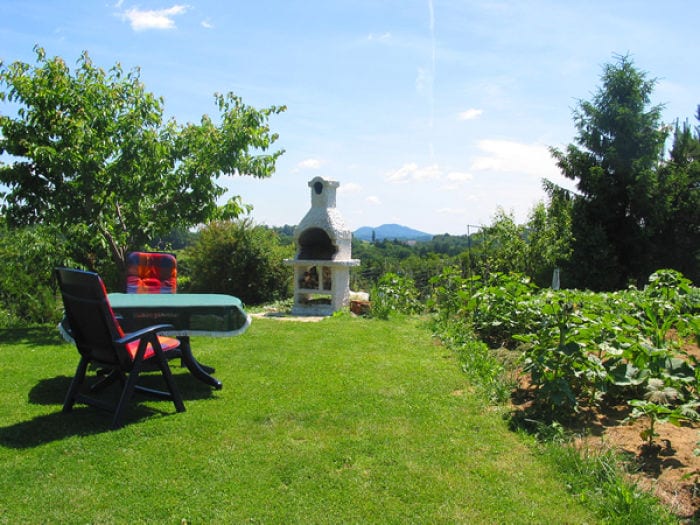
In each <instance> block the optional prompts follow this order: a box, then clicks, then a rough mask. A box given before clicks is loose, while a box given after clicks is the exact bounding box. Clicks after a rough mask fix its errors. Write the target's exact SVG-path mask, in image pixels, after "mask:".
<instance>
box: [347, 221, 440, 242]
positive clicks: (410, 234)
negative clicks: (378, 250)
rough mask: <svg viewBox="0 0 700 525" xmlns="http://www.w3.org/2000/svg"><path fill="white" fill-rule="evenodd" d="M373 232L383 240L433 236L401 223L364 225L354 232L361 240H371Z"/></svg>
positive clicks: (412, 239) (378, 239) (417, 239)
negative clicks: (374, 225) (373, 226)
mask: <svg viewBox="0 0 700 525" xmlns="http://www.w3.org/2000/svg"><path fill="white" fill-rule="evenodd" d="M372 232H374V238H375V240H377V241H383V240H384V239H388V240H390V241H393V240H394V239H398V240H400V241H429V240H431V239H432V238H433V236H432V234H430V233H425V232H421V231H418V230H414V229H412V228H409V227H408V226H401V225H400V224H382V225H381V226H377V227H376V228H372V227H371V226H363V227H362V228H358V229H357V230H355V231H354V232H353V237H355V239H359V240H361V241H371V240H372Z"/></svg>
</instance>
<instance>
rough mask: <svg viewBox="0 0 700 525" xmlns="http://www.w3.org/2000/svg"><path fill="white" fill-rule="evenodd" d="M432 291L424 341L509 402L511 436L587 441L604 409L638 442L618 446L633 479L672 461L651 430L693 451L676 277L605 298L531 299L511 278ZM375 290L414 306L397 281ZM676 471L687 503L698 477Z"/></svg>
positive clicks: (689, 348)
mask: <svg viewBox="0 0 700 525" xmlns="http://www.w3.org/2000/svg"><path fill="white" fill-rule="evenodd" d="M431 285H432V297H431V298H430V301H429V307H430V309H431V311H432V312H433V316H432V324H433V329H434V331H435V333H436V334H437V335H438V336H439V337H440V338H441V339H442V341H443V342H444V343H445V344H447V345H448V346H450V347H451V348H453V349H454V350H455V351H456V352H457V353H458V355H459V356H460V358H461V362H462V366H463V368H464V370H465V372H466V373H467V374H468V375H470V377H471V379H472V380H473V381H474V382H475V384H478V385H479V386H480V388H482V389H483V390H484V391H485V392H486V393H487V394H488V396H489V397H490V398H491V399H492V400H494V401H498V402H506V401H513V403H514V406H517V409H516V410H514V411H513V415H512V419H511V422H512V424H513V426H514V428H520V429H524V430H527V431H528V432H532V433H535V434H538V435H539V436H540V437H542V438H552V437H557V436H558V437H563V436H564V435H565V434H568V433H575V434H577V435H579V436H587V435H588V436H590V435H591V434H593V433H594V432H596V433H599V432H600V429H599V418H600V415H601V414H603V413H605V412H606V411H610V410H611V409H612V408H613V407H614V409H615V412H616V414H618V415H619V414H621V416H620V417H618V419H617V420H616V421H615V425H619V426H625V425H627V424H628V423H629V424H630V425H634V427H635V428H636V429H638V431H639V432H638V434H637V437H636V438H635V440H636V443H628V444H627V445H629V446H630V447H632V449H633V450H634V454H635V458H633V459H634V461H633V462H632V463H634V464H635V465H637V466H638V467H640V468H642V469H644V466H645V465H650V464H652V461H651V460H653V459H658V458H659V456H660V455H668V454H671V453H672V451H673V449H672V443H671V440H670V439H668V437H667V434H666V433H664V432H663V431H662V430H661V428H662V427H663V428H664V429H666V428H669V427H668V425H662V423H671V424H673V425H675V426H677V427H682V428H683V430H684V431H685V432H686V434H687V433H688V432H690V433H693V434H694V435H695V436H694V443H696V442H698V440H700V434H697V430H696V426H697V425H696V422H697V421H698V420H699V419H700V416H699V410H700V409H699V407H700V391H699V386H698V385H699V383H698V382H699V380H700V366H699V364H700V360H699V358H700V354H699V353H698V352H697V350H698V345H699V341H698V339H700V289H698V288H697V287H694V286H692V283H691V282H690V281H689V280H688V279H686V278H685V277H684V276H683V275H682V274H680V273H679V272H677V271H674V270H659V271H657V272H655V273H654V274H653V275H651V277H650V278H649V282H648V284H647V286H645V287H644V289H638V288H636V287H629V288H628V289H627V290H623V291H617V292H609V293H594V292H589V291H580V290H556V291H555V290H552V289H539V288H537V287H536V286H535V285H534V284H532V282H531V281H530V280H529V279H528V278H527V277H524V276H521V275H517V274H503V273H497V274H492V275H491V276H489V277H488V278H483V277H481V276H473V277H463V276H462V275H461V273H460V272H459V270H457V269H455V268H448V269H445V270H444V271H443V272H442V274H440V275H438V276H436V277H434V278H433V279H432V281H431ZM382 286H383V287H384V288H383V289H384V290H385V294H384V295H387V293H386V291H388V292H389V293H390V294H393V296H395V297H400V298H401V299H400V300H399V301H398V303H397V304H400V305H403V306H402V307H403V308H407V307H408V306H407V305H410V304H411V301H408V300H407V298H409V299H410V298H411V297H414V296H415V291H413V290H412V289H411V283H410V281H409V280H402V279H401V278H399V277H398V276H393V277H387V276H385V277H384V278H383V280H382V281H380V290H381V289H382V288H381V287H382ZM383 309H384V310H386V306H383ZM669 451H671V452H669ZM655 464H656V465H657V472H656V474H657V476H658V473H659V472H658V470H659V468H658V464H659V463H658V462H656V463H655ZM683 466H684V467H688V468H685V470H683V471H682V472H683V481H684V484H685V485H686V488H689V491H690V492H691V493H692V494H691V496H692V497H693V498H694V499H695V503H697V500H698V499H697V492H698V490H697V489H698V487H700V484H698V478H699V476H700V470H698V469H695V470H693V469H692V468H690V467H692V466H689V465H685V464H684V465H683Z"/></svg>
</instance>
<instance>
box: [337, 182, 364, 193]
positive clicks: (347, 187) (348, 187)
mask: <svg viewBox="0 0 700 525" xmlns="http://www.w3.org/2000/svg"><path fill="white" fill-rule="evenodd" d="M361 190H362V186H360V185H359V184H357V183H355V182H348V183H345V184H341V185H340V186H339V187H338V193H357V192H359V191H361Z"/></svg>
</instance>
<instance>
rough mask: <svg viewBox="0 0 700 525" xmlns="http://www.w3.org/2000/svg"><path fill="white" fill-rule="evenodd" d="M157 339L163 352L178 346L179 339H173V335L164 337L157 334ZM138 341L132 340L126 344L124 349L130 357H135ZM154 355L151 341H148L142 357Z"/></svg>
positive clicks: (146, 357)
mask: <svg viewBox="0 0 700 525" xmlns="http://www.w3.org/2000/svg"><path fill="white" fill-rule="evenodd" d="M158 341H160V346H161V348H162V349H163V352H168V351H170V350H175V349H176V348H177V347H178V346H180V341H178V340H177V339H175V338H174V337H165V336H162V335H159V336H158ZM139 342H140V341H138V340H137V341H132V342H131V343H127V344H126V349H127V351H128V352H129V354H130V355H131V359H134V358H135V357H136V352H138V349H139ZM154 355H155V352H154V351H153V345H152V344H151V343H148V347H147V348H146V355H145V356H144V359H148V358H149V357H153V356H154Z"/></svg>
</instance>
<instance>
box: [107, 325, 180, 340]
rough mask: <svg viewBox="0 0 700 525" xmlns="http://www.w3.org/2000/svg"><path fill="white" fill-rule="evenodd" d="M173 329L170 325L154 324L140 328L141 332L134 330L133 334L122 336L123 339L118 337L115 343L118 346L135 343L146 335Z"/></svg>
mask: <svg viewBox="0 0 700 525" xmlns="http://www.w3.org/2000/svg"><path fill="white" fill-rule="evenodd" d="M173 328H174V326H173V325H171V324H155V325H153V326H147V327H146V328H142V329H141V330H136V331H135V332H129V333H128V334H124V336H123V337H120V338H119V339H117V340H116V341H115V342H116V343H119V344H126V343H130V342H132V341H136V340H137V339H141V338H142V337H144V336H146V335H151V334H157V333H158V332H162V331H164V330H172V329H173Z"/></svg>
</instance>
